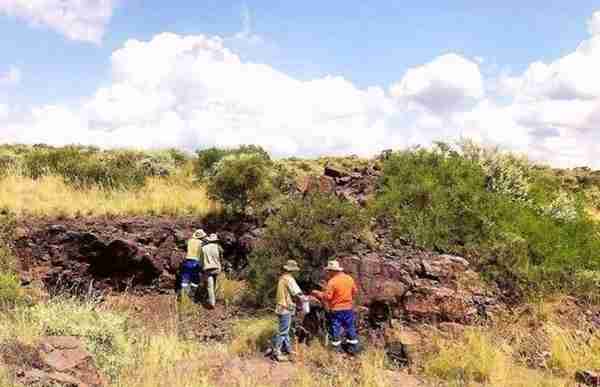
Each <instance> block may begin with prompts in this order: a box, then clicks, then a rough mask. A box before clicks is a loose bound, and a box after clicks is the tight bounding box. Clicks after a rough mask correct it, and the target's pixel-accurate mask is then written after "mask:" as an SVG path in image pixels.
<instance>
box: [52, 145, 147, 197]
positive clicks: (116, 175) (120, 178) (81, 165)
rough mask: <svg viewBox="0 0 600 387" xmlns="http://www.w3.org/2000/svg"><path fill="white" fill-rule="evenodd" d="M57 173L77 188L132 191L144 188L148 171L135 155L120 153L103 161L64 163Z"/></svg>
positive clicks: (89, 160)
mask: <svg viewBox="0 0 600 387" xmlns="http://www.w3.org/2000/svg"><path fill="white" fill-rule="evenodd" d="M59 173H60V174H61V175H62V176H63V178H64V179H65V181H66V182H67V183H68V184H71V185H73V186H75V187H78V188H89V187H93V186H97V187H100V188H104V189H132V188H140V187H143V186H144V184H145V183H146V177H147V174H148V171H147V170H145V169H144V166H143V165H142V164H141V163H140V162H139V160H138V157H137V155H136V154H135V153H133V152H125V151H122V152H119V153H115V154H111V155H110V156H108V157H105V158H103V159H98V158H87V159H81V160H73V161H72V162H69V163H65V164H64V165H63V166H62V168H61V169H60V170H59Z"/></svg>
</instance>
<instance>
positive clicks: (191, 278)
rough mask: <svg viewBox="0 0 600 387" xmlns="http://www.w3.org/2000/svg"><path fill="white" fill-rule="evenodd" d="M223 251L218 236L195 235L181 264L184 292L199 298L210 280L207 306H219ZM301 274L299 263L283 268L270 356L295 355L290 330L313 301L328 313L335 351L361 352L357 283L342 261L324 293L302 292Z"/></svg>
mask: <svg viewBox="0 0 600 387" xmlns="http://www.w3.org/2000/svg"><path fill="white" fill-rule="evenodd" d="M222 257H223V249H222V248H221V246H220V245H219V238H218V236H217V235H216V234H211V235H207V234H206V233H205V232H204V230H197V231H196V232H194V234H193V236H192V238H191V239H190V240H189V241H188V243H187V255H186V259H185V261H184V262H183V264H182V265H181V272H180V277H181V283H180V289H181V292H182V293H184V294H187V295H193V296H195V295H196V294H197V292H198V290H199V289H198V286H199V284H200V275H201V274H202V275H203V276H204V278H205V279H206V280H205V281H204V283H205V284H206V289H205V290H206V294H207V300H206V301H207V302H206V304H207V306H208V307H209V308H214V307H215V304H216V296H215V289H216V281H217V276H218V275H219V273H220V272H221V270H222V266H221V260H222ZM299 271H300V267H299V266H298V263H297V262H296V261H294V260H289V261H287V262H286V263H285V264H284V265H283V267H282V268H281V274H280V276H279V280H278V281H277V292H276V300H275V314H276V315H277V319H278V327H277V330H276V334H275V336H274V337H273V340H272V347H271V348H270V349H269V350H268V351H267V355H269V356H270V357H272V358H273V359H274V360H276V361H288V360H289V356H290V355H292V354H293V351H292V345H291V338H290V330H291V326H292V321H293V317H294V314H295V313H296V310H297V309H298V307H299V306H300V305H301V306H302V308H303V309H304V312H308V309H309V305H310V301H311V300H312V301H318V302H320V303H321V305H323V307H325V309H326V310H327V311H328V313H327V315H328V318H327V323H328V335H329V343H330V345H331V348H332V349H333V350H334V351H337V352H343V351H344V349H346V351H347V352H349V353H358V351H359V341H358V335H357V332H356V315H355V313H354V298H355V297H356V295H357V293H358V288H357V286H356V282H355V281H354V279H353V278H352V277H350V276H349V275H348V274H346V273H344V269H343V268H342V267H341V266H340V264H339V262H338V261H335V260H333V261H329V263H328V264H327V267H325V271H326V274H327V284H326V285H325V287H324V290H323V291H316V290H315V291H313V292H312V293H311V294H310V295H306V294H304V293H303V292H302V289H300V287H299V286H298V283H297V282H296V279H295V278H294V275H295V274H296V273H297V272H299Z"/></svg>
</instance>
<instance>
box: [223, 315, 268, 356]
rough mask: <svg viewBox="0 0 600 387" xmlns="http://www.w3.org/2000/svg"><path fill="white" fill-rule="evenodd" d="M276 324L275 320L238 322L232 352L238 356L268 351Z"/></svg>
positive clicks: (264, 319)
mask: <svg viewBox="0 0 600 387" xmlns="http://www.w3.org/2000/svg"><path fill="white" fill-rule="evenodd" d="M275 329H276V322H275V320H274V319H273V318H254V319H246V320H240V321H238V322H237V323H236V324H235V325H234V327H233V337H234V339H233V341H232V343H231V345H230V350H231V352H232V353H233V354H236V355H249V354H254V353H257V352H262V351H264V350H266V349H267V346H268V345H269V343H270V340H271V338H272V337H273V335H274V334H275Z"/></svg>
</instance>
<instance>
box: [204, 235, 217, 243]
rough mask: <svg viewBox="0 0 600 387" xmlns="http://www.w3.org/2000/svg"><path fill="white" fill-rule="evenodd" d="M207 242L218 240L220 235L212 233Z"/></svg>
mask: <svg viewBox="0 0 600 387" xmlns="http://www.w3.org/2000/svg"><path fill="white" fill-rule="evenodd" d="M206 241H207V242H218V241H219V236H218V235H217V234H210V235H209V236H208V238H206Z"/></svg>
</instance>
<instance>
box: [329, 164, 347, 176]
mask: <svg viewBox="0 0 600 387" xmlns="http://www.w3.org/2000/svg"><path fill="white" fill-rule="evenodd" d="M324 174H325V176H329V177H333V178H334V179H335V178H341V177H344V176H348V172H346V171H344V170H343V169H342V168H338V167H334V166H332V165H327V166H326V167H325V171H324Z"/></svg>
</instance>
